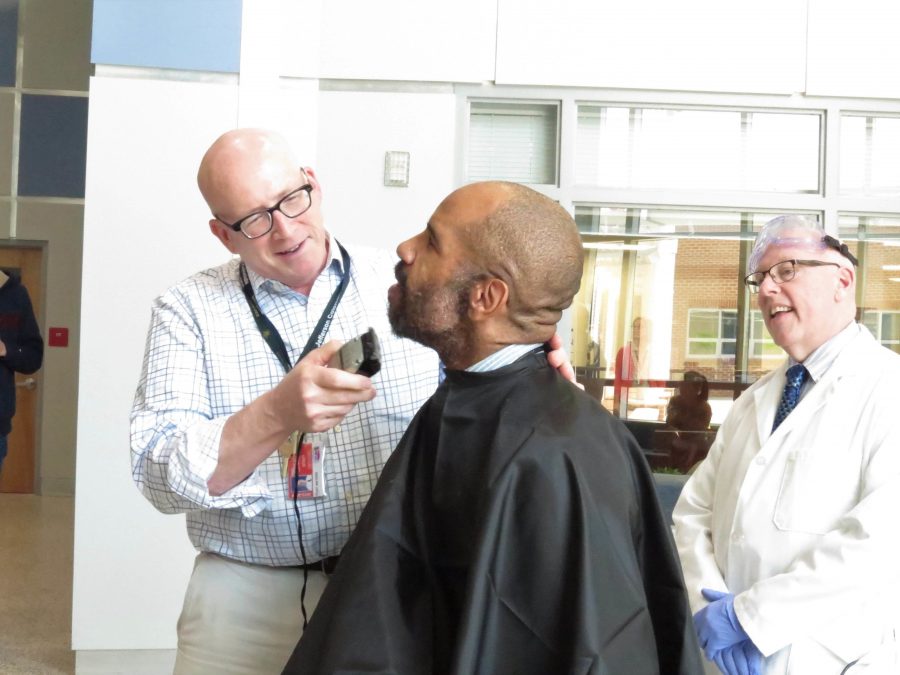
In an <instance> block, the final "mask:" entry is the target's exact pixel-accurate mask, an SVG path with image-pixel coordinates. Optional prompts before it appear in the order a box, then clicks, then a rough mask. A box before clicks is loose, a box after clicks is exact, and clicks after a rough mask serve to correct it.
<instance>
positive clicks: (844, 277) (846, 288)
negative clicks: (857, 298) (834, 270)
mask: <svg viewBox="0 0 900 675" xmlns="http://www.w3.org/2000/svg"><path fill="white" fill-rule="evenodd" d="M837 278H838V287H837V289H836V290H835V298H836V299H837V300H841V299H843V298H844V296H846V295H847V293H850V292H851V289H852V288H853V280H854V279H855V278H856V270H854V269H853V268H852V267H844V266H843V265H842V266H841V267H840V268H839V269H838V277H837Z"/></svg>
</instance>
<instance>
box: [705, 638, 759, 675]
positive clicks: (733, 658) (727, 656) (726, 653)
mask: <svg viewBox="0 0 900 675" xmlns="http://www.w3.org/2000/svg"><path fill="white" fill-rule="evenodd" d="M714 661H715V662H716V665H717V666H718V667H719V670H721V671H722V672H723V673H724V674H725V675H762V666H763V655H762V652H760V651H759V650H758V649H757V648H756V645H755V644H753V642H752V641H751V640H749V639H747V640H744V641H743V642H738V643H737V644H736V645H731V646H730V647H726V648H725V649H723V650H722V651H720V652H719V653H718V654H716V658H715V659H714Z"/></svg>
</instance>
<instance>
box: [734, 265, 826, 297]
mask: <svg viewBox="0 0 900 675" xmlns="http://www.w3.org/2000/svg"><path fill="white" fill-rule="evenodd" d="M797 265H806V266H807V267H822V266H824V265H834V266H835V267H840V265H838V264H837V263H833V262H824V261H822V260H782V261H781V262H778V263H775V264H774V265H772V266H771V267H770V268H769V269H767V270H760V271H759V272H754V273H753V274H748V275H747V276H746V277H744V283H745V284H747V287H748V288H749V289H750V292H751V293H753V294H756V293H759V287H760V286H761V285H762V282H763V281H765V278H766V275H767V274H768V275H769V276H770V277H772V281H774V282H775V283H776V284H783V283H786V282H788V281H790V280H791V279H793V278H794V277H795V276H797Z"/></svg>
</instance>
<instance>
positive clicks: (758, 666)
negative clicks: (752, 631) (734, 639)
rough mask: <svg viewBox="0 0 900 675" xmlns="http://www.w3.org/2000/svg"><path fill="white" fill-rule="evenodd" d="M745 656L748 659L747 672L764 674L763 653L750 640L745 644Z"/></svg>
mask: <svg viewBox="0 0 900 675" xmlns="http://www.w3.org/2000/svg"><path fill="white" fill-rule="evenodd" d="M743 647H744V656H745V657H746V659H747V672H748V673H749V674H750V675H762V667H763V655H762V652H761V651H759V650H758V649H757V648H756V645H755V644H753V642H751V641H750V640H747V641H745V642H744V644H743Z"/></svg>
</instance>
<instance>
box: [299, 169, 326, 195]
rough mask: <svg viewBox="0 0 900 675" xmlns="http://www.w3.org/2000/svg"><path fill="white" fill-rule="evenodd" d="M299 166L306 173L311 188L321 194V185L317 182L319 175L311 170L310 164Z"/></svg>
mask: <svg viewBox="0 0 900 675" xmlns="http://www.w3.org/2000/svg"><path fill="white" fill-rule="evenodd" d="M300 168H301V169H302V170H303V173H305V174H306V178H307V179H308V180H309V184H310V185H312V186H313V190H317V191H318V192H319V193H320V194H321V192H322V186H321V185H320V184H319V177H318V176H317V175H316V172H315V171H313V168H312V167H311V166H301V167H300Z"/></svg>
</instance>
